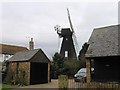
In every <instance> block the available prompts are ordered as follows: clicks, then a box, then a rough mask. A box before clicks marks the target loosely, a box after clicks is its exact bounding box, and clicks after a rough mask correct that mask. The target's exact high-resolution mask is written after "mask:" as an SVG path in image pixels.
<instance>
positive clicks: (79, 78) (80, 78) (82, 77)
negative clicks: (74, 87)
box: [74, 68, 94, 82]
mask: <svg viewBox="0 0 120 90" xmlns="http://www.w3.org/2000/svg"><path fill="white" fill-rule="evenodd" d="M91 72H92V73H93V72H94V68H91ZM74 80H75V82H86V68H81V69H80V70H79V71H78V72H77V73H76V74H75V75H74Z"/></svg>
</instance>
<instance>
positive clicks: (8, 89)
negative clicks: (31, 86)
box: [0, 84, 18, 90]
mask: <svg viewBox="0 0 120 90" xmlns="http://www.w3.org/2000/svg"><path fill="white" fill-rule="evenodd" d="M0 87H1V90H11V89H14V88H17V87H18V86H17V85H8V84H1V85H0Z"/></svg>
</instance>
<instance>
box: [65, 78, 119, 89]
mask: <svg viewBox="0 0 120 90" xmlns="http://www.w3.org/2000/svg"><path fill="white" fill-rule="evenodd" d="M66 83H68V89H72V90H78V89H80V90H81V89H83V90H89V89H90V90H120V83H116V82H106V83H101V82H90V83H86V82H84V83H83V82H75V81H74V79H68V81H67V82H66Z"/></svg>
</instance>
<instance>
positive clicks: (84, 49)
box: [78, 43, 89, 68]
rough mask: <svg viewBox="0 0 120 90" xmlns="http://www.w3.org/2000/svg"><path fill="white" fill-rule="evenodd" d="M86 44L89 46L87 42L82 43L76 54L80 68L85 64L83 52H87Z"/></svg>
mask: <svg viewBox="0 0 120 90" xmlns="http://www.w3.org/2000/svg"><path fill="white" fill-rule="evenodd" d="M88 46H89V44H87V43H84V45H83V46H82V49H81V50H80V52H79V55H78V59H79V61H80V67H81V68H82V67H85V66H86V64H85V53H86V52H87V49H88Z"/></svg>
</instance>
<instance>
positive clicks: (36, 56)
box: [8, 49, 50, 63]
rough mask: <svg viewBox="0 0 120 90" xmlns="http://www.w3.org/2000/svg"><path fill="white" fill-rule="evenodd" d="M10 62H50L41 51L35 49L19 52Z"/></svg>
mask: <svg viewBox="0 0 120 90" xmlns="http://www.w3.org/2000/svg"><path fill="white" fill-rule="evenodd" d="M8 61H19V62H21V61H30V62H42V63H48V62H50V61H49V59H48V58H47V56H46V55H45V54H44V52H43V51H42V50H41V49H33V50H28V51H21V52H17V53H15V55H14V56H13V57H11V58H10V59H9V60H8Z"/></svg>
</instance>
